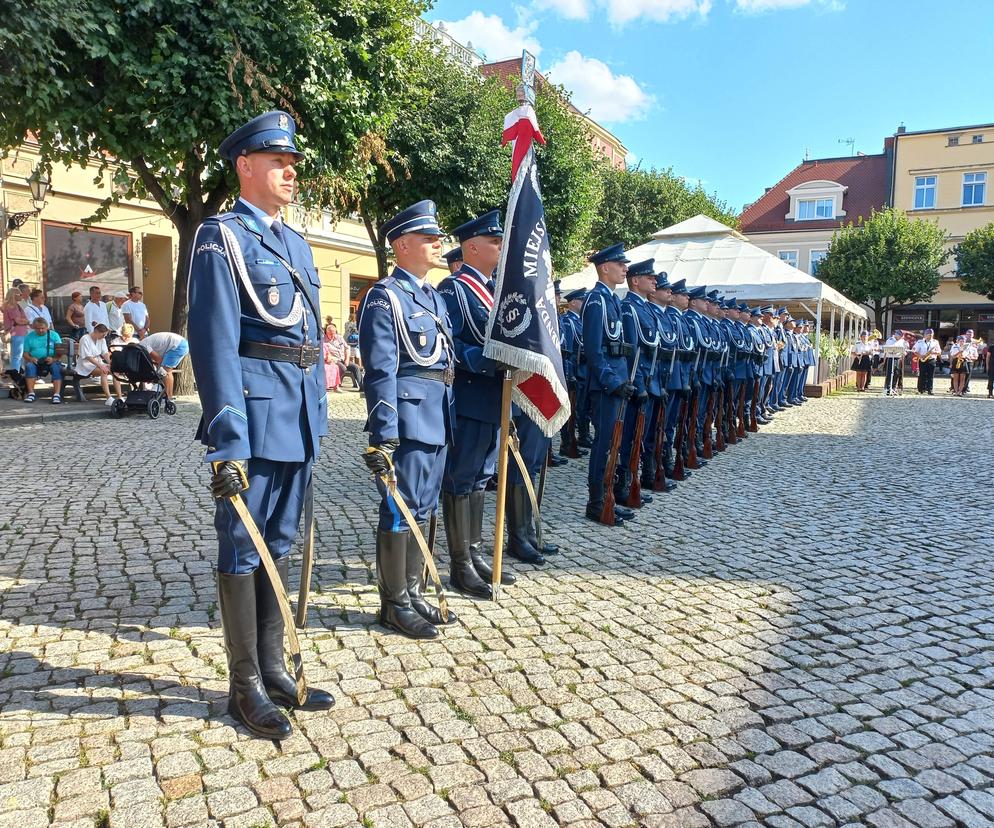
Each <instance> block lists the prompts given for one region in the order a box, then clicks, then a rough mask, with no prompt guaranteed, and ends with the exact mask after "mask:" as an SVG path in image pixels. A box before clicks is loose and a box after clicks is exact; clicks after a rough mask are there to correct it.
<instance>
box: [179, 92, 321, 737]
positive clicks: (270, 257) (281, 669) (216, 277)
mask: <svg viewBox="0 0 994 828" xmlns="http://www.w3.org/2000/svg"><path fill="white" fill-rule="evenodd" d="M294 137H295V125H294V122H293V119H292V118H291V117H290V116H289V115H288V114H287V113H286V112H280V111H276V112H267V113H265V114H263V115H260V116H258V117H257V118H253V119H252V120H251V121H249V122H248V123H247V124H245V125H244V126H242V127H240V128H239V129H237V130H235V131H234V132H233V133H231V135H229V136H228V137H227V138H225V139H224V141H223V142H222V143H221V146H220V148H219V152H220V155H221V157H222V158H223V159H224V160H225V161H227V162H229V163H230V164H232V166H234V168H235V172H236V174H237V176H238V182H239V187H240V190H241V197H240V198H239V199H238V201H237V202H236V203H235V206H234V207H233V208H232V210H231V211H230V212H228V213H223V214H221V215H217V216H212V217H211V218H209V219H207V220H206V221H205V222H204V223H203V224H201V225H200V227H199V228H198V229H197V233H196V236H195V238H194V242H193V258H192V260H191V263H190V273H189V301H190V316H189V331H190V334H189V343H190V358H191V362H192V364H193V372H194V375H195V376H196V379H197V389H198V392H199V394H200V402H201V405H202V407H203V416H202V417H201V420H200V426H199V428H198V430H197V439H199V440H200V441H201V442H202V443H203V444H204V445H205V446H206V447H207V453H206V456H205V460H206V461H207V462H209V463H212V464H213V474H212V475H211V494H212V495H213V496H214V499H215V501H216V503H215V512H214V528H215V529H216V530H217V538H218V560H217V591H218V607H219V609H220V611H221V626H222V629H223V632H224V648H225V652H226V653H227V657H228V676H229V688H228V712H229V713H230V714H231V715H232V716H233V717H234V718H235V719H237V720H238V721H239V722H241V723H242V724H243V725H245V727H246V728H248V730H250V731H251V732H252V733H253V734H255V735H256V736H260V737H263V738H267V739H285V738H286V737H288V736H289V735H290V733H291V732H292V727H291V725H290V721H289V720H288V719H287V717H286V716H285V715H284V714H283V712H282V711H281V710H280V709H279V706H282V707H287V708H297V709H303V710H327V709H328V708H330V707H331V706H332V705H333V704H334V703H335V700H334V698H333V697H332V695H331V694H330V693H326V692H324V691H323V690H316V689H309V690H308V693H307V697H306V700H305V701H304V702H303V703H299V700H298V697H297V690H296V681H295V679H294V677H293V676H292V675H291V674H290V673H289V671H288V670H287V668H286V661H285V659H284V656H283V636H284V632H285V630H284V623H283V616H282V615H281V612H280V605H279V603H278V598H277V593H276V591H275V589H274V585H273V583H272V582H271V581H270V579H269V576H268V575H267V573H266V571H265V569H260V564H261V561H260V558H259V553H258V552H257V550H256V547H255V545H254V543H253V540H252V536H251V535H250V534H249V529H248V527H247V526H246V525H245V524H244V523H243V522H242V520H241V518H240V517H239V516H238V513H237V511H236V509H235V505H234V503H233V501H232V498H234V497H235V496H238V497H239V498H241V499H242V500H243V501H244V504H245V506H246V507H247V509H248V513H249V515H250V516H251V517H252V519H253V521H254V522H255V524H256V527H257V528H258V530H259V533H260V534H261V535H262V539H263V540H264V541H265V544H266V547H267V549H268V550H269V552H270V554H271V555H272V557H273V559H274V562H275V564H276V570H277V572H278V574H279V577H280V579H281V580H282V583H283V590H284V592H285V590H286V586H287V583H288V581H289V567H290V558H289V555H290V548H291V546H292V545H293V542H294V540H295V538H296V536H297V530H298V527H299V526H300V518H301V513H302V511H303V508H304V502H305V498H306V497H307V496H308V490H309V486H310V480H311V470H312V467H313V465H314V461H315V460H316V459H317V456H318V452H319V450H320V443H321V437H322V436H324V435H325V434H326V433H327V431H328V398H327V393H326V392H325V388H324V382H323V374H322V371H321V370H320V366H319V364H318V363H319V361H320V357H321V342H320V336H321V330H320V328H321V326H320V324H319V322H318V320H320V318H321V317H320V310H321V304H320V300H319V296H318V292H319V289H320V287H321V280H320V278H319V277H318V272H317V270H316V269H315V267H314V261H313V259H312V257H311V251H310V248H309V247H308V246H307V242H306V241H305V240H304V238H303V237H302V236H300V235H299V234H298V233H297V232H296V231H294V230H291V229H290V228H289V227H286V226H285V225H284V224H283V221H282V219H281V218H280V210H281V209H282V208H283V207H285V206H286V205H288V204H289V203H290V202H291V201H292V199H293V192H294V181H295V179H296V177H297V173H296V167H295V165H296V164H297V163H298V162H299V161H300V159H301V158H302V157H303V156H302V155H301V153H300V152H299V151H298V149H297V147H296V145H295V143H294Z"/></svg>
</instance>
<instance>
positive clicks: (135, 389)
mask: <svg viewBox="0 0 994 828" xmlns="http://www.w3.org/2000/svg"><path fill="white" fill-rule="evenodd" d="M110 370H111V371H113V373H114V376H116V377H117V378H118V379H119V380H120V381H121V382H122V383H124V382H126V383H128V385H129V386H130V388H129V389H128V396H127V399H125V400H115V401H114V404H113V405H112V406H111V407H110V415H111V417H113V418H114V419H117V420H119V419H121V417H123V416H124V414H125V412H126V411H127V410H128V409H132V410H136V411H144V412H146V413H147V414H148V416H149V417H150V418H151V419H153V420H154V419H155V418H156V417H158V416H159V409H160V407H162V408H165V410H166V414H175V413H176V403H174V402H173V401H172V400H170V399H166V391H165V387H164V386H163V384H162V380H163V377H164V376H165V371H164V370H163V369H162V368H160V367H158V366H157V365H155V363H153V362H152V358H151V357H150V356H149V355H148V351H146V350H145V349H144V348H143V347H142V346H141V345H138V344H130V345H125V346H123V347H121V348H114V349H113V350H112V351H111V354H110ZM146 385H151V386H152V388H151V389H148V388H146V387H145V386H146Z"/></svg>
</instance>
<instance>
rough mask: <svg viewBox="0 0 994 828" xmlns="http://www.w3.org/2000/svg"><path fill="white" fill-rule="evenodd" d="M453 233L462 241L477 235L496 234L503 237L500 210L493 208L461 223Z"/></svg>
mask: <svg viewBox="0 0 994 828" xmlns="http://www.w3.org/2000/svg"><path fill="white" fill-rule="evenodd" d="M452 235H453V236H455V237H456V238H457V239H459V241H460V242H464V241H467V240H469V239H475V238H476V237H477V236H496V237H497V238H501V237H502V236H503V235H504V228H502V227H501V226H500V210H491V211H490V212H488V213H484V214H483V215H482V216H477V217H476V218H474V219H470V220H469V221H467V222H464V223H463V224H460V225H459V226H458V227H457V228H456V229H455V230H453V231H452Z"/></svg>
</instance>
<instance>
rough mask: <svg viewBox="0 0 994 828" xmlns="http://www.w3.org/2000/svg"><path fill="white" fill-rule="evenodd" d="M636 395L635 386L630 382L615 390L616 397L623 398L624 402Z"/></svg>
mask: <svg viewBox="0 0 994 828" xmlns="http://www.w3.org/2000/svg"><path fill="white" fill-rule="evenodd" d="M634 394H635V386H634V385H632V384H631V383H630V382H626V383H623V384H621V385H619V386H618V387H617V388H615V389H614V395H615V396H616V397H621V398H622V399H623V400H630V399H631V398H632V396H633V395H634Z"/></svg>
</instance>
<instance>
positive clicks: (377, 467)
mask: <svg viewBox="0 0 994 828" xmlns="http://www.w3.org/2000/svg"><path fill="white" fill-rule="evenodd" d="M399 445H400V441H399V440H384V441H383V442H382V443H380V444H379V445H375V446H369V447H368V448H367V449H366V451H364V452H363V455H362V462H363V463H365V464H366V468H367V469H369V470H370V471H371V472H372V473H373V474H386V473H387V472H388V471H390V469H392V468H393V461H392V459H391V458H392V457H393V453H394V452H395V451H396V450H397V446H399Z"/></svg>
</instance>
